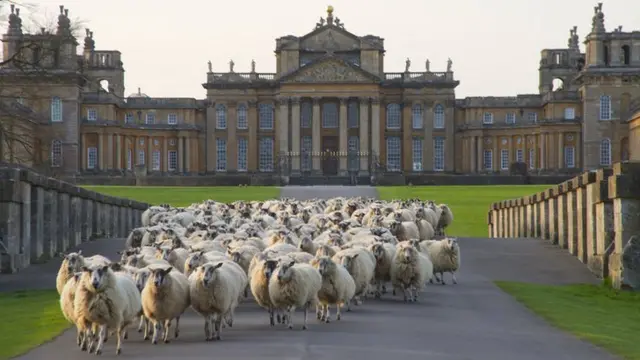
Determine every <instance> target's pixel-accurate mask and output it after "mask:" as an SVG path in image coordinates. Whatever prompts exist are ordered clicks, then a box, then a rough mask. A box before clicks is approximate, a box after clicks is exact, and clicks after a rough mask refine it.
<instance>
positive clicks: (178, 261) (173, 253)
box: [156, 246, 190, 272]
mask: <svg viewBox="0 0 640 360" xmlns="http://www.w3.org/2000/svg"><path fill="white" fill-rule="evenodd" d="M189 255H190V253H189V250H187V249H183V248H176V247H169V246H156V258H158V259H162V260H164V261H166V262H168V263H169V264H171V266H173V267H174V268H175V269H176V270H178V271H181V272H182V271H184V268H185V262H186V261H187V258H188V257H189Z"/></svg>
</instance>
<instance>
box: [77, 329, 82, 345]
mask: <svg viewBox="0 0 640 360" xmlns="http://www.w3.org/2000/svg"><path fill="white" fill-rule="evenodd" d="M82 342H83V337H82V330H80V328H79V327H77V326H76V344H77V345H78V346H82Z"/></svg>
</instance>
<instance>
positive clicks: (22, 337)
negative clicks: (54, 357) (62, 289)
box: [0, 290, 70, 359]
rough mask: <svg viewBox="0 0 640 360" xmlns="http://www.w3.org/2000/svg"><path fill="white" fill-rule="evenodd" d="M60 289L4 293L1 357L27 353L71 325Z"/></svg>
mask: <svg viewBox="0 0 640 360" xmlns="http://www.w3.org/2000/svg"><path fill="white" fill-rule="evenodd" d="M58 299H59V297H58V292H57V291H56V290H38V291H19V292H13V293H0V319H2V321H0V334H2V335H1V336H0V359H9V358H11V357H14V356H17V355H20V354H23V353H25V352H27V351H28V350H29V349H31V348H34V347H36V346H38V345H40V344H42V343H44V342H47V341H49V340H51V339H53V338H54V337H55V336H57V335H58V334H60V333H61V332H62V331H63V330H65V329H66V328H68V327H69V326H70V324H69V322H67V320H65V318H64V317H63V316H62V313H61V312H60V303H59V302H58Z"/></svg>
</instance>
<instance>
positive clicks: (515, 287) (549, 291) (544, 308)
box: [496, 281, 640, 360]
mask: <svg viewBox="0 0 640 360" xmlns="http://www.w3.org/2000/svg"><path fill="white" fill-rule="evenodd" d="M496 284H497V285H498V286H499V287H500V288H501V289H502V290H503V291H505V292H507V293H508V294H510V295H511V296H513V297H514V298H515V299H516V300H518V301H519V302H521V303H522V304H524V305H525V306H526V307H527V308H529V309H530V310H532V311H533V312H535V313H536V314H538V315H539V316H541V317H542V318H544V319H545V320H547V321H548V322H549V323H551V324H552V325H554V326H556V327H558V328H560V329H562V330H564V331H567V332H570V333H572V334H573V335H575V336H577V337H579V338H581V339H584V340H587V341H590V342H591V343H593V344H595V345H598V346H601V347H603V348H605V349H607V350H608V351H610V352H612V353H614V354H616V355H618V356H621V357H623V358H625V359H633V360H638V359H640V341H638V334H640V307H639V306H638V304H640V293H637V292H636V293H633V292H627V291H623V292H619V291H616V290H612V289H611V288H609V287H606V286H596V285H564V286H550V285H535V284H524V283H515V282H502V281H500V282H496Z"/></svg>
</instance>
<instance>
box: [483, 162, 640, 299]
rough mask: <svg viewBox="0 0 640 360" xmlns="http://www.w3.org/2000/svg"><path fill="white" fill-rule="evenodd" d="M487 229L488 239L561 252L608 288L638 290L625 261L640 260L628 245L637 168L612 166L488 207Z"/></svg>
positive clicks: (635, 226) (636, 213)
mask: <svg viewBox="0 0 640 360" xmlns="http://www.w3.org/2000/svg"><path fill="white" fill-rule="evenodd" d="M488 225H489V237H492V238H522V237H535V238H541V239H543V240H546V241H549V242H550V243H552V244H555V245H558V246H559V247H561V248H563V249H566V250H567V251H568V252H569V253H571V254H572V255H574V256H575V257H577V258H578V260H580V261H582V262H583V263H584V264H586V265H587V266H588V267H589V269H590V270H591V271H592V272H593V273H594V274H596V275H597V276H598V277H600V278H609V279H610V280H611V282H612V285H613V286H614V287H616V288H621V287H632V288H636V289H638V288H640V281H638V280H637V278H636V273H635V272H637V271H638V270H634V266H633V264H630V263H629V264H628V261H627V260H626V259H632V261H635V262H637V261H639V260H640V259H638V258H637V257H638V255H637V254H633V253H634V252H638V250H637V249H635V246H632V243H630V242H629V238H630V237H631V236H632V235H634V234H640V162H622V163H617V164H615V165H614V166H613V168H612V169H600V170H597V171H592V172H587V173H584V174H582V175H580V176H577V177H575V178H573V179H571V180H567V181H565V182H563V183H561V184H559V185H556V186H553V187H551V188H549V189H547V190H545V191H543V192H540V193H537V194H533V195H530V196H525V197H522V198H519V199H512V200H505V201H501V202H498V203H494V204H492V205H491V208H490V209H489V214H488ZM623 253H624V254H626V256H625V257H624V259H625V260H624V261H623ZM632 254H633V255H632Z"/></svg>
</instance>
